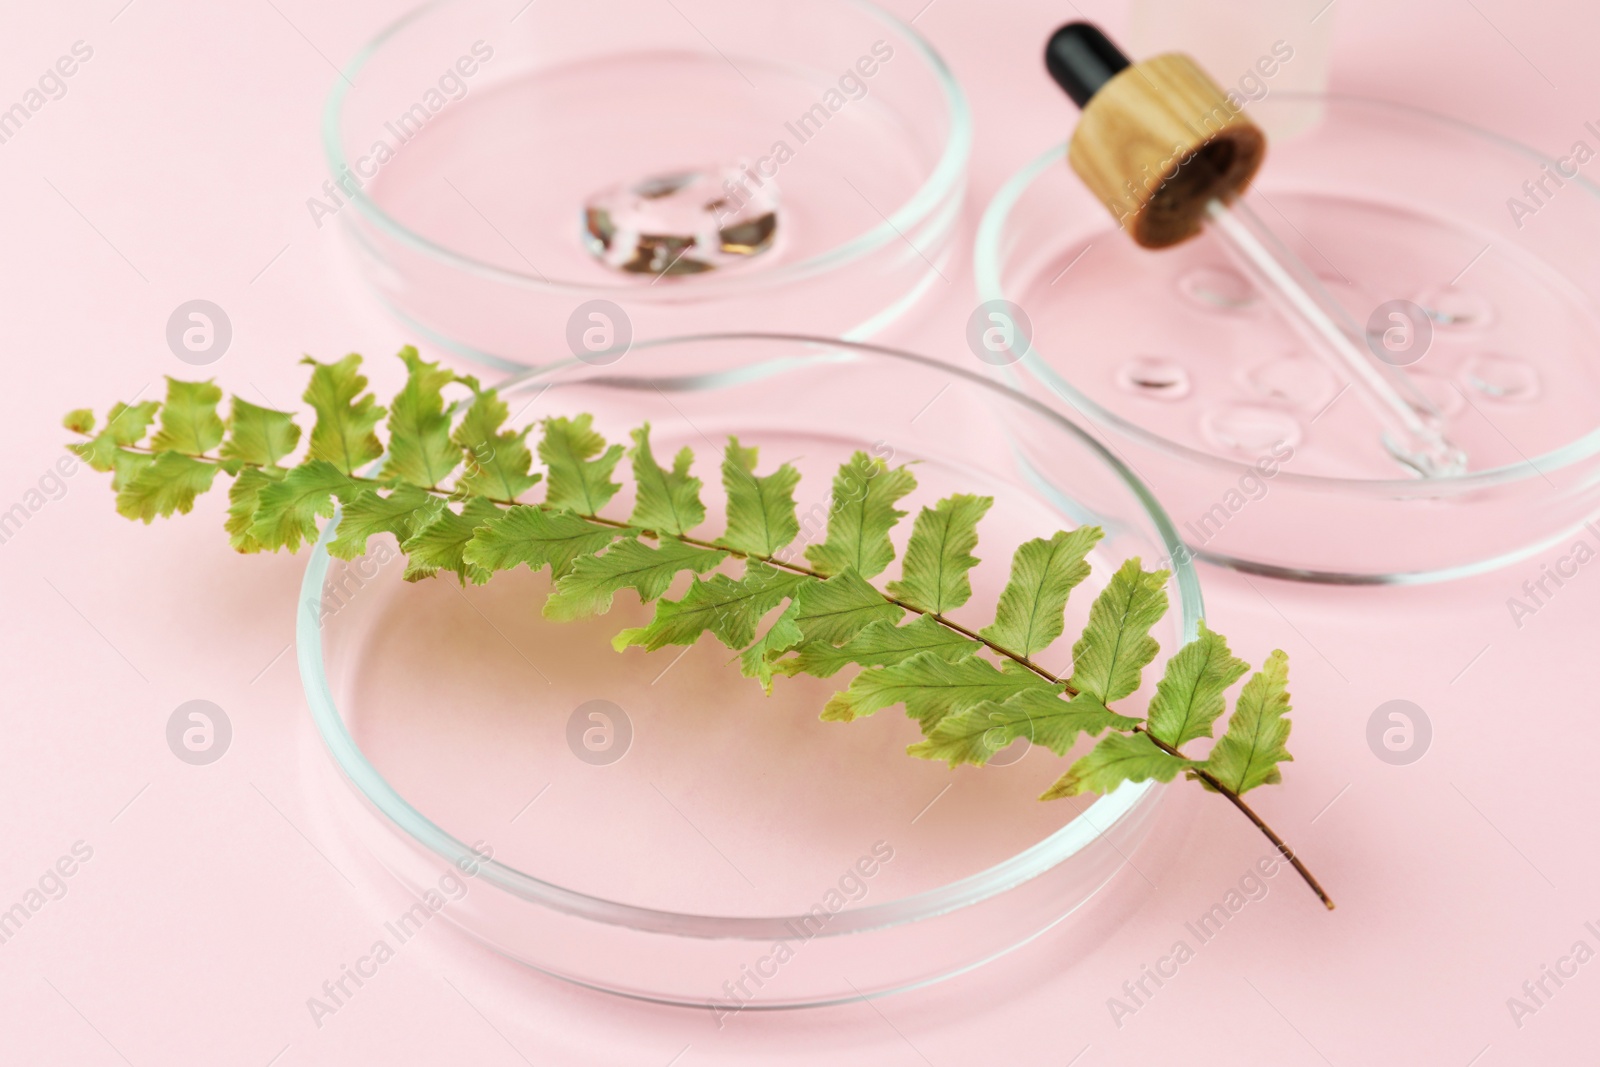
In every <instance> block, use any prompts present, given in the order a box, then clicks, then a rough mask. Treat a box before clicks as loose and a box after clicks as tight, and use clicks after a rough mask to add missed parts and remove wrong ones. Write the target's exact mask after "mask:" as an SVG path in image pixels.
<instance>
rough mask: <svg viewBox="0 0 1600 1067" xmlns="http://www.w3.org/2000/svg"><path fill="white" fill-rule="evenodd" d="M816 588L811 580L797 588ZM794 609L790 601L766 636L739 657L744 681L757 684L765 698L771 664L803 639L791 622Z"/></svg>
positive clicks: (772, 669) (794, 603)
mask: <svg viewBox="0 0 1600 1067" xmlns="http://www.w3.org/2000/svg"><path fill="white" fill-rule="evenodd" d="M820 584H821V583H820V582H818V581H816V579H811V580H809V581H808V582H806V583H805V584H804V585H802V586H801V587H800V588H801V589H809V588H811V587H812V586H816V585H820ZM798 606H799V605H798V603H797V601H796V600H790V601H789V606H788V607H786V608H784V609H783V611H782V612H780V613H779V615H778V617H777V618H776V619H774V620H773V623H772V625H771V626H769V627H768V628H767V632H766V633H764V634H762V635H761V637H760V638H759V639H758V640H757V641H756V642H755V644H753V645H751V646H750V647H748V648H746V649H745V650H744V651H743V652H741V653H739V670H740V671H741V672H743V674H744V675H745V677H747V678H754V679H756V680H757V681H758V682H760V683H761V688H762V689H764V690H766V692H767V695H768V696H771V695H772V676H773V675H774V674H776V673H778V670H777V664H776V662H775V661H776V660H777V658H778V657H779V656H781V655H783V653H784V652H786V651H788V650H789V649H791V648H793V647H794V646H796V645H798V644H799V643H800V642H801V641H802V640H804V638H805V635H804V634H802V633H801V632H800V624H799V623H798V622H796V621H795V613H796V610H797V608H798Z"/></svg>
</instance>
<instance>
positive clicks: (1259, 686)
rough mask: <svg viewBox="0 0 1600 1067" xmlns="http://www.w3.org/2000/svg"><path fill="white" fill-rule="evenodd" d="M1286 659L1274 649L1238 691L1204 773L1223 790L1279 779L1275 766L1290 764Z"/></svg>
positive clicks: (1239, 790)
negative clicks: (1207, 773)
mask: <svg viewBox="0 0 1600 1067" xmlns="http://www.w3.org/2000/svg"><path fill="white" fill-rule="evenodd" d="M1288 714H1289V657H1288V656H1287V655H1285V654H1284V653H1283V651H1282V650H1274V651H1273V653H1272V655H1270V656H1268V657H1267V662H1266V663H1265V664H1263V665H1262V667H1261V670H1259V671H1257V672H1256V673H1255V674H1254V675H1252V676H1251V678H1250V680H1249V681H1248V682H1246V683H1245V684H1244V688H1243V689H1242V690H1240V692H1239V700H1238V703H1237V704H1236V705H1235V706H1234V709H1233V715H1232V716H1230V717H1229V719H1228V731H1227V733H1225V734H1223V735H1222V737H1221V738H1220V739H1218V741H1217V743H1216V746H1215V747H1214V748H1212V750H1211V755H1210V757H1208V758H1207V759H1206V762H1205V769H1206V770H1207V771H1209V772H1211V774H1212V775H1213V776H1214V777H1215V778H1216V779H1217V781H1219V782H1221V783H1222V784H1223V785H1224V786H1225V787H1227V788H1228V789H1231V790H1233V792H1235V793H1244V792H1247V791H1248V790H1251V789H1254V788H1255V787H1256V786H1258V785H1271V784H1273V783H1275V782H1280V781H1282V780H1283V776H1282V775H1281V774H1280V773H1279V771H1278V764H1280V763H1285V762H1288V761H1290V760H1293V759H1294V757H1293V756H1291V755H1289V750H1288V748H1286V747H1285V746H1286V745H1287V743H1288V741H1289V727H1290V723H1289V719H1288Z"/></svg>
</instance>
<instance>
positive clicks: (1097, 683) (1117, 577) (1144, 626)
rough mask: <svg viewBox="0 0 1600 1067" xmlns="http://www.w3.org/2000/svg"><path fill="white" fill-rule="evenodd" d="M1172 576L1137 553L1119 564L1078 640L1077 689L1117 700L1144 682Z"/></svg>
mask: <svg viewBox="0 0 1600 1067" xmlns="http://www.w3.org/2000/svg"><path fill="white" fill-rule="evenodd" d="M1166 581H1167V572H1166V571H1145V570H1141V569H1140V567H1139V560H1138V558H1137V557H1135V558H1133V559H1130V560H1128V561H1127V562H1125V563H1124V564H1123V565H1122V566H1121V567H1119V568H1117V572H1116V574H1114V575H1113V576H1112V578H1111V582H1110V584H1109V585H1107V586H1106V587H1105V589H1104V590H1102V591H1101V593H1100V595H1099V596H1098V597H1096V598H1095V602H1094V605H1093V606H1092V607H1091V608H1090V609H1089V623H1088V625H1087V626H1086V627H1085V628H1084V631H1083V636H1082V637H1080V638H1079V639H1078V642H1077V643H1076V644H1074V645H1073V646H1072V687H1073V688H1074V689H1076V690H1078V691H1079V692H1080V693H1088V694H1089V695H1090V696H1092V697H1094V698H1095V699H1096V700H1098V701H1100V703H1102V704H1111V703H1113V702H1114V701H1118V700H1121V699H1122V698H1123V697H1125V696H1128V695H1129V694H1131V693H1133V692H1134V691H1135V690H1137V689H1138V688H1139V678H1140V672H1142V671H1143V670H1144V668H1145V667H1146V666H1147V665H1148V664H1149V663H1150V661H1151V660H1153V659H1155V658H1156V653H1157V652H1159V651H1160V650H1161V646H1160V644H1159V643H1157V641H1156V639H1155V638H1153V637H1151V636H1150V628H1151V627H1152V626H1154V625H1155V624H1156V623H1157V622H1158V621H1160V619H1161V616H1163V615H1165V614H1166V612H1167V594H1166V589H1165V586H1166Z"/></svg>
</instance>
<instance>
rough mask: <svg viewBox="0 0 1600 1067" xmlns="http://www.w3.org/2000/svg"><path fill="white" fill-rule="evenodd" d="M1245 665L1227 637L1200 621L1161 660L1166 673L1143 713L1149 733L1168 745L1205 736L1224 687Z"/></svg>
mask: <svg viewBox="0 0 1600 1067" xmlns="http://www.w3.org/2000/svg"><path fill="white" fill-rule="evenodd" d="M1249 669H1250V664H1248V663H1246V662H1245V661H1244V660H1242V659H1236V658H1235V657H1234V655H1233V653H1232V652H1230V651H1229V650H1228V642H1227V640H1226V639H1225V638H1224V637H1223V636H1222V635H1221V634H1218V633H1215V632H1213V631H1212V630H1211V629H1209V628H1208V627H1207V626H1206V624H1205V623H1204V622H1202V623H1201V624H1200V636H1199V637H1197V638H1195V639H1194V640H1193V641H1190V642H1189V643H1188V644H1186V645H1184V646H1183V647H1182V648H1180V649H1179V650H1178V651H1177V653H1176V654H1175V655H1174V656H1173V657H1172V658H1171V659H1169V660H1168V661H1167V670H1166V674H1165V676H1164V677H1162V679H1161V681H1160V682H1159V683H1158V684H1157V685H1156V695H1155V697H1154V698H1153V699H1152V700H1151V701H1150V710H1149V711H1148V712H1147V713H1146V717H1147V719H1148V720H1149V727H1148V728H1149V730H1150V735H1151V736H1152V737H1155V738H1158V739H1160V740H1162V741H1165V742H1166V743H1167V744H1168V745H1171V746H1172V747H1173V748H1182V747H1183V746H1184V745H1185V744H1187V743H1189V742H1190V741H1193V740H1195V739H1196V738H1200V737H1210V736H1211V728H1212V725H1213V724H1214V723H1215V722H1216V721H1217V716H1219V715H1221V714H1222V710H1223V707H1224V705H1225V703H1226V700H1225V697H1224V694H1225V693H1226V692H1227V691H1228V687H1229V686H1231V685H1233V683H1234V682H1237V681H1238V680H1239V679H1240V678H1243V677H1244V675H1245V672H1246V671H1248V670H1249Z"/></svg>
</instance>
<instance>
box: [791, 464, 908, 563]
mask: <svg viewBox="0 0 1600 1067" xmlns="http://www.w3.org/2000/svg"><path fill="white" fill-rule="evenodd" d="M916 487H917V480H916V478H914V477H913V476H912V474H911V472H910V471H909V470H907V469H906V468H905V467H898V468H895V469H893V470H891V469H890V468H889V465H888V464H887V463H885V462H884V461H883V460H881V459H878V458H875V457H873V456H869V455H867V453H865V452H857V453H856V454H855V455H853V456H851V457H850V459H849V461H848V462H846V463H845V464H844V465H843V466H842V467H840V468H839V472H838V473H837V474H835V475H834V476H833V502H832V504H831V505H830V506H829V509H828V536H827V540H825V541H823V542H822V543H821V544H820V545H809V546H807V548H806V559H808V560H810V561H811V563H812V565H813V566H814V567H816V568H817V570H819V571H821V572H822V573H823V574H840V573H842V572H843V571H844V570H845V568H847V567H848V568H850V569H852V570H854V571H855V572H856V573H857V574H859V575H861V577H863V578H872V577H875V576H876V575H879V574H882V573H883V571H884V570H885V569H886V568H887V567H888V566H889V564H890V563H891V562H893V560H894V545H893V543H891V542H890V540H889V531H890V530H892V529H894V525H895V523H897V522H899V521H900V520H901V519H903V518H905V514H906V513H905V512H903V511H899V510H897V509H896V508H895V506H894V505H895V502H896V501H898V500H899V499H900V498H902V497H904V496H906V495H907V494H908V493H910V492H911V491H912V490H913V489H915V488H916Z"/></svg>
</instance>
